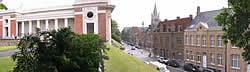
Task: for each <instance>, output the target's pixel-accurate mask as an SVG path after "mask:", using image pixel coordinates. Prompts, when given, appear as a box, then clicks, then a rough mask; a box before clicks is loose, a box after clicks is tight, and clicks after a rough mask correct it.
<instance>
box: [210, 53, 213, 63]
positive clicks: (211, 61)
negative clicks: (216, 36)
mask: <svg viewBox="0 0 250 72" xmlns="http://www.w3.org/2000/svg"><path fill="white" fill-rule="evenodd" d="M210 56H211V60H210V61H211V64H214V54H213V53H211V54H210Z"/></svg>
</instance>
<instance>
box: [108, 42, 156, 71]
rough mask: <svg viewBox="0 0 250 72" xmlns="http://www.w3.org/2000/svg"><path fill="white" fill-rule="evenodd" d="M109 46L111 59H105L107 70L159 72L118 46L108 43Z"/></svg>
mask: <svg viewBox="0 0 250 72" xmlns="http://www.w3.org/2000/svg"><path fill="white" fill-rule="evenodd" d="M107 47H109V48H110V50H109V51H107V55H108V57H109V60H105V64H104V65H105V71H106V72H158V71H157V70H155V69H153V68H152V67H151V66H149V65H147V64H145V63H143V62H142V61H140V60H139V59H137V58H135V57H133V56H131V55H129V54H126V53H124V52H122V51H121V50H119V49H118V48H114V47H112V46H110V45H107Z"/></svg>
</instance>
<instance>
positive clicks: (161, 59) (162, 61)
mask: <svg viewBox="0 0 250 72" xmlns="http://www.w3.org/2000/svg"><path fill="white" fill-rule="evenodd" d="M158 62H160V63H167V62H168V59H167V58H164V57H160V58H159V59H158Z"/></svg>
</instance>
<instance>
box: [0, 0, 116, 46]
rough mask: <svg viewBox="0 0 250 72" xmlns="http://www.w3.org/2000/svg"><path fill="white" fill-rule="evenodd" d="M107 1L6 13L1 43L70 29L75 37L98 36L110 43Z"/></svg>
mask: <svg viewBox="0 0 250 72" xmlns="http://www.w3.org/2000/svg"><path fill="white" fill-rule="evenodd" d="M110 2H111V1H110V0H75V2H74V4H73V5H67V6H56V7H48V8H38V9H31V10H22V11H18V10H7V11H3V12H0V39H14V38H15V37H17V38H20V37H22V36H23V35H24V34H32V33H35V30H36V28H40V30H41V31H49V30H57V29H60V28H64V27H71V30H72V31H74V32H75V33H77V34H87V33H94V34H99V35H100V36H101V37H102V38H103V39H104V40H106V41H107V42H111V13H112V11H113V9H114V6H113V5H111V3H110Z"/></svg>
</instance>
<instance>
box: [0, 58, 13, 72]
mask: <svg viewBox="0 0 250 72" xmlns="http://www.w3.org/2000/svg"><path fill="white" fill-rule="evenodd" d="M14 66H15V62H14V61H13V60H12V59H11V57H10V56H8V57H0V72H9V71H11V70H12V69H13V67H14Z"/></svg>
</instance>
